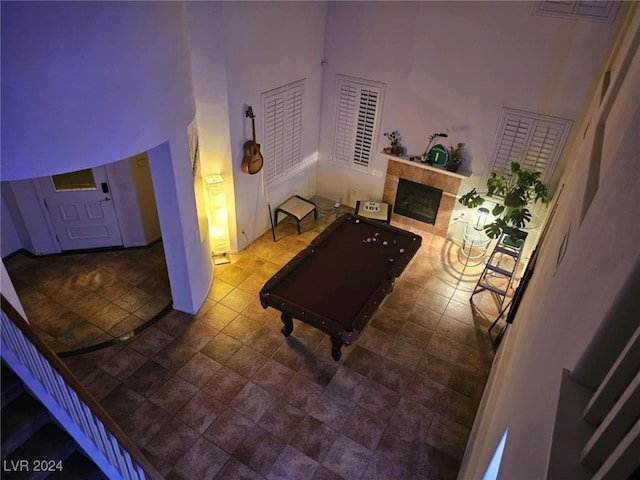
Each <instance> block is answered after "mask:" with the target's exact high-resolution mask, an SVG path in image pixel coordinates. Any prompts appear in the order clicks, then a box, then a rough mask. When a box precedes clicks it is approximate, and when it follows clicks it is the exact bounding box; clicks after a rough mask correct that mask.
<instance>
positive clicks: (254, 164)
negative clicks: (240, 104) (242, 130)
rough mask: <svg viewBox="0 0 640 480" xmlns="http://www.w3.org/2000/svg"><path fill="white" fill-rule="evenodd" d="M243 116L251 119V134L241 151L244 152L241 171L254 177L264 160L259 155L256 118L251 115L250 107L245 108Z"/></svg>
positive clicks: (251, 109)
mask: <svg viewBox="0 0 640 480" xmlns="http://www.w3.org/2000/svg"><path fill="white" fill-rule="evenodd" d="M245 116H247V117H249V118H250V119H251V131H252V134H253V139H252V140H247V141H246V142H244V146H243V147H242V149H243V150H244V158H243V159H242V171H243V172H244V173H249V174H251V175H254V174H256V173H258V172H259V171H260V170H261V169H262V165H263V163H264V159H263V158H262V154H261V153H260V144H259V143H257V142H256V122H255V120H254V119H255V118H256V116H255V115H254V114H253V108H252V107H251V105H249V107H247V111H246V112H245Z"/></svg>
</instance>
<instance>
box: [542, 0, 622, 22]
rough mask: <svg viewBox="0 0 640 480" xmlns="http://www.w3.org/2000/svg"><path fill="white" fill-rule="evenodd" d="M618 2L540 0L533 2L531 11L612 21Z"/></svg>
mask: <svg viewBox="0 0 640 480" xmlns="http://www.w3.org/2000/svg"><path fill="white" fill-rule="evenodd" d="M620 3H622V2H619V1H606V0H602V1H598V0H588V1H585V0H573V1H572V0H541V1H538V2H536V3H535V6H534V9H533V13H534V14H536V15H551V16H554V17H563V18H573V19H575V20H586V21H591V22H606V23H613V21H614V20H615V18H616V15H617V13H618V10H619V8H620Z"/></svg>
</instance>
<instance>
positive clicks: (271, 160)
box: [261, 79, 304, 183]
mask: <svg viewBox="0 0 640 480" xmlns="http://www.w3.org/2000/svg"><path fill="white" fill-rule="evenodd" d="M303 99H304V79H303V80H299V81H297V82H294V83H291V84H288V85H285V86H283V87H280V88H277V89H275V90H271V91H268V92H265V93H263V94H262V111H263V115H264V120H263V132H264V134H263V139H264V140H263V142H262V143H263V145H262V146H261V153H262V156H263V157H264V167H263V168H264V170H265V175H266V179H267V182H269V183H272V182H274V181H276V180H278V179H280V178H283V177H286V176H287V175H290V174H292V173H294V172H295V171H296V170H297V169H298V167H299V166H300V164H301V163H302V113H303V110H302V107H303Z"/></svg>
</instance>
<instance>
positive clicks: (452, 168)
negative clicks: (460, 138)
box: [447, 143, 464, 172]
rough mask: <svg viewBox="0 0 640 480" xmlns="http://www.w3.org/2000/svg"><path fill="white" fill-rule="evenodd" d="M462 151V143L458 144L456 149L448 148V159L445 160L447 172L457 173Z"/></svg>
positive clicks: (461, 159)
mask: <svg viewBox="0 0 640 480" xmlns="http://www.w3.org/2000/svg"><path fill="white" fill-rule="evenodd" d="M463 150H464V143H458V146H457V147H449V158H448V160H447V170H448V171H449V172H457V171H458V168H460V165H462V162H464V158H463V157H462V151H463Z"/></svg>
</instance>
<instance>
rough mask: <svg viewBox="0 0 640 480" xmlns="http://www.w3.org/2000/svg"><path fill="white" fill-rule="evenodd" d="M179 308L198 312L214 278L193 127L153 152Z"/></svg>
mask: <svg viewBox="0 0 640 480" xmlns="http://www.w3.org/2000/svg"><path fill="white" fill-rule="evenodd" d="M148 156H149V163H150V166H151V178H152V180H153V190H154V193H155V196H156V204H157V208H158V217H159V219H160V230H161V232H162V242H163V247H164V252H165V259H166V262H167V270H168V272H169V284H170V286H171V295H172V298H173V308H175V309H176V310H180V311H182V312H186V313H190V314H195V313H196V312H197V311H198V310H199V309H200V307H201V306H202V304H203V303H204V301H205V300H206V298H207V294H208V292H209V290H210V288H211V284H212V282H213V262H212V259H211V251H210V249H209V238H208V235H207V232H206V229H205V235H204V237H203V235H202V234H201V229H200V227H199V219H198V212H197V207H196V200H195V194H194V181H201V179H199V178H197V179H194V178H193V174H192V171H191V168H190V167H189V166H190V162H189V144H188V136H187V130H186V128H185V129H184V132H183V133H182V134H181V135H176V136H174V137H173V138H172V139H171V141H168V142H165V143H163V144H161V145H158V146H157V147H155V148H152V149H151V150H149V151H148Z"/></svg>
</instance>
